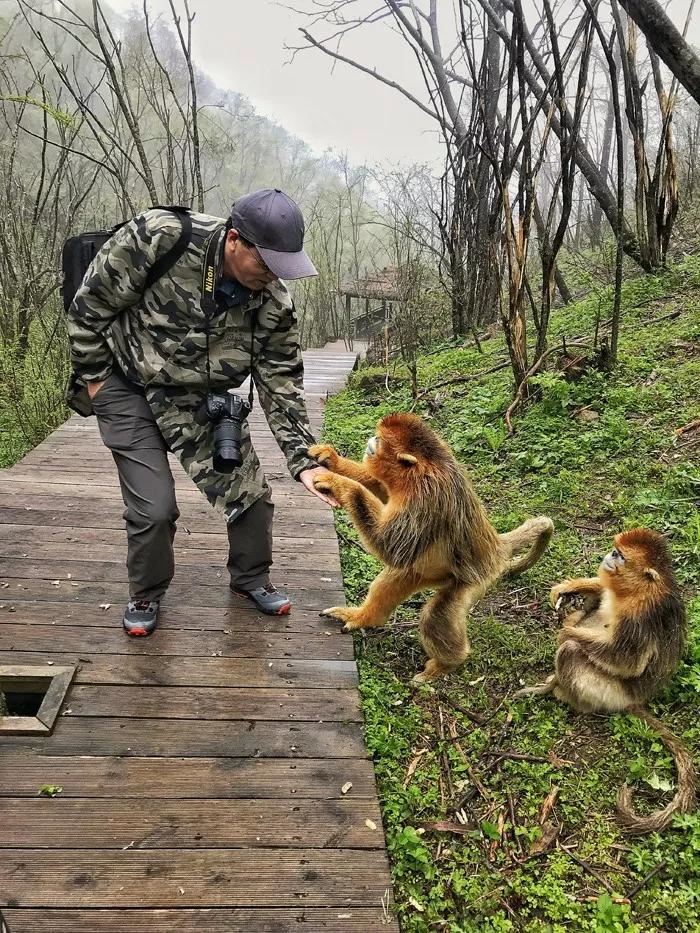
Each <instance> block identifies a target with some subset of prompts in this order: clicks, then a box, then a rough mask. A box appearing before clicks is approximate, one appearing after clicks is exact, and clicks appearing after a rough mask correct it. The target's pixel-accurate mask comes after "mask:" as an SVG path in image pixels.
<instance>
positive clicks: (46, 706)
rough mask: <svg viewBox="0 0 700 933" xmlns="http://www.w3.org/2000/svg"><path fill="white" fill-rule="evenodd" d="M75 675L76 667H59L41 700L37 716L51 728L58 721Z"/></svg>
mask: <svg viewBox="0 0 700 933" xmlns="http://www.w3.org/2000/svg"><path fill="white" fill-rule="evenodd" d="M74 676H75V667H70V668H58V669H57V670H56V674H55V675H54V677H53V679H52V680H51V684H50V685H49V689H48V690H47V691H46V693H45V695H44V699H43V700H42V701H41V706H40V707H39V712H38V713H37V714H36V718H37V719H38V720H39V722H41V723H43V724H44V725H45V726H46V727H47V729H49V730H52V729H53V727H54V725H55V723H56V717H57V716H58V713H59V710H60V708H61V704H62V703H63V701H64V699H65V696H66V693H67V691H68V688H69V687H70V684H71V681H72V680H73V677H74Z"/></svg>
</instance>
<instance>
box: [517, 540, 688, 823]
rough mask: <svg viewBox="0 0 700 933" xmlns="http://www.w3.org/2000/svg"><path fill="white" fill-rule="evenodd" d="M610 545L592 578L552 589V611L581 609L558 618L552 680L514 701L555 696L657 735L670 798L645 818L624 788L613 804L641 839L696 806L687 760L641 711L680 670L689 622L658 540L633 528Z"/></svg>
mask: <svg viewBox="0 0 700 933" xmlns="http://www.w3.org/2000/svg"><path fill="white" fill-rule="evenodd" d="M614 543H615V547H614V548H613V550H612V551H611V552H610V553H609V554H607V555H606V557H605V558H604V560H603V562H602V564H601V565H600V569H599V571H598V576H597V577H592V578H589V579H579V580H564V582H563V583H559V584H558V585H557V586H555V587H553V588H552V592H551V597H550V598H551V601H552V605H553V606H554V607H555V608H556V609H559V608H560V607H561V606H562V605H563V604H565V603H566V602H567V601H568V600H570V599H573V598H575V597H581V598H582V600H583V608H582V609H577V610H574V611H572V612H569V613H568V614H567V615H566V616H565V617H564V619H563V622H562V627H561V630H560V631H559V635H558V639H557V641H558V644H559V647H558V648H557V653H556V655H555V660H554V674H552V675H551V676H550V677H549V678H548V679H547V681H546V683H544V684H539V685H537V686H535V687H526V688H525V689H524V690H519V691H518V692H517V693H516V694H515V696H516V697H518V696H524V695H526V694H530V693H535V694H545V693H553V694H554V696H555V697H556V698H557V699H558V700H562V701H563V702H564V703H568V704H569V705H570V706H572V707H573V708H574V709H575V710H578V711H579V712H580V713H619V712H627V713H632V714H633V715H634V716H638V717H639V718H640V719H642V720H643V721H644V722H645V723H646V724H647V725H648V726H650V727H651V728H652V729H653V730H654V731H655V732H656V733H657V734H658V735H659V737H660V739H661V741H662V742H663V743H664V745H665V746H666V748H668V750H669V751H670V752H671V754H672V755H673V758H674V760H675V763H676V770H677V772H678V791H677V792H676V795H675V797H674V798H673V800H671V802H670V803H669V804H667V805H666V807H664V808H663V809H662V810H658V811H656V812H655V813H652V814H650V815H649V816H644V817H641V816H638V815H637V814H636V813H634V811H633V810H632V794H631V791H630V788H629V787H628V786H627V785H624V786H623V787H622V788H621V789H620V792H619V794H618V799H617V807H618V811H619V814H620V818H621V821H622V823H623V824H624V826H625V828H626V829H627V831H628V832H631V833H646V832H654V831H659V830H662V829H664V828H665V827H666V826H668V824H669V823H670V822H671V819H672V817H673V815H674V813H685V812H687V811H688V810H690V809H692V807H693V803H694V799H695V771H694V768H693V761H692V758H691V756H690V755H689V753H688V751H687V750H686V748H685V747H684V746H683V744H682V743H681V742H680V740H679V739H677V738H676V736H674V735H673V734H672V733H671V732H669V730H668V729H667V728H666V727H665V726H664V724H663V723H662V722H660V721H659V720H658V719H656V717H655V716H652V714H651V713H650V712H649V710H648V709H647V708H646V706H645V705H644V704H646V702H647V700H649V699H650V698H651V697H652V696H653V695H654V694H655V693H656V692H657V691H658V690H659V688H660V687H662V686H663V685H664V684H665V683H666V682H667V681H668V680H669V679H670V677H671V676H672V675H673V673H674V671H675V670H676V668H677V666H678V662H679V661H680V659H681V656H682V654H683V650H684V648H685V640H686V617H685V608H684V606H683V602H682V600H681V596H680V592H679V590H678V586H677V584H676V581H675V578H674V575H673V569H672V567H671V560H670V556H669V552H668V548H667V546H666V542H665V540H664V538H663V536H662V535H660V534H658V533H657V532H655V531H649V530H647V529H645V528H634V529H632V530H631V531H625V532H622V533H621V534H619V535H617V536H616V537H615V542H614Z"/></svg>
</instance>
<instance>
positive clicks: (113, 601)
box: [0, 573, 345, 612]
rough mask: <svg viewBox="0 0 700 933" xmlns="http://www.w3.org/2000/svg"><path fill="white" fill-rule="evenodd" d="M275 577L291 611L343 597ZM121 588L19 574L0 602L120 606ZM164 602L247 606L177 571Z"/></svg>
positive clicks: (123, 600) (224, 588)
mask: <svg viewBox="0 0 700 933" xmlns="http://www.w3.org/2000/svg"><path fill="white" fill-rule="evenodd" d="M275 580H276V581H277V583H278V585H279V586H283V587H285V589H287V590H288V592H289V596H290V598H291V600H292V611H295V610H296V609H305V610H311V609H313V610H316V611H317V612H318V611H320V610H322V609H325V608H326V607H327V606H329V605H334V604H335V605H341V604H342V603H343V602H344V599H345V598H344V595H343V592H342V590H341V589H340V588H338V587H336V588H333V587H332V586H331V584H324V585H325V586H327V587H328V588H327V589H321V590H318V589H307V588H306V587H303V586H290V587H286V585H285V582H284V576H283V574H279V575H275ZM125 589H126V588H125V586H124V585H122V584H119V583H99V582H94V583H92V582H83V581H81V580H63V581H59V584H52V583H51V582H50V580H48V579H46V580H40V579H36V578H31V577H20V578H15V579H14V580H13V583H12V585H11V586H10V587H9V588H7V589H0V599H1V600H2V603H3V604H4V603H6V602H7V603H8V604H9V603H10V601H17V600H22V599H32V600H36V599H48V600H51V601H52V602H55V601H59V602H62V601H63V600H65V601H66V602H73V603H76V602H78V603H83V602H87V603H93V604H94V605H95V606H100V605H101V604H103V603H110V605H118V606H120V607H122V606H123V605H125V603H126V600H127V598H128V597H127V594H126V592H125ZM164 602H166V603H167V604H169V605H171V606H177V607H178V608H183V607H186V606H191V607H192V609H194V610H195V612H196V611H199V609H200V608H201V607H207V608H209V609H229V610H231V611H232V612H235V611H236V609H237V608H238V607H239V606H240V607H243V606H246V607H247V606H248V600H246V599H245V597H241V596H234V595H233V593H232V592H231V590H230V589H229V586H228V584H227V583H226V582H225V581H222V583H221V586H206V585H204V586H200V585H199V584H193V583H189V582H184V581H182V582H181V580H180V578H179V577H178V576H177V573H176V576H175V579H174V580H173V582H172V583H171V584H170V586H169V588H168V592H167V593H166V595H165V598H164Z"/></svg>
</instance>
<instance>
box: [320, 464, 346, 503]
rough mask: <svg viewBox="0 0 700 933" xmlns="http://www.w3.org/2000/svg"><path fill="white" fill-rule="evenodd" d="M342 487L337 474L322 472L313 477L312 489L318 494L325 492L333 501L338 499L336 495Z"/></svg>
mask: <svg viewBox="0 0 700 933" xmlns="http://www.w3.org/2000/svg"><path fill="white" fill-rule="evenodd" d="M341 485H342V481H341V478H340V477H339V476H338V474H337V473H331V472H330V471H328V472H325V471H324V472H323V473H319V474H318V476H315V477H314V488H316V489H318V491H319V492H325V493H327V494H329V495H331V496H333V497H334V498H335V499H338V493H339V491H340V487H341Z"/></svg>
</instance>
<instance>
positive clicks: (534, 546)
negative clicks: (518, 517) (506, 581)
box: [498, 515, 554, 576]
mask: <svg viewBox="0 0 700 933" xmlns="http://www.w3.org/2000/svg"><path fill="white" fill-rule="evenodd" d="M553 533H554V523H553V521H552V519H551V518H547V516H546V515H539V516H538V517H537V518H528V520H527V521H525V522H523V523H522V525H518V527H517V528H514V529H513V530H512V531H506V532H505V533H504V534H502V535H499V536H498V537H499V538H500V540H501V544H503V545H504V546H505V555H506V570H505V572H506V573H507V574H509V575H510V576H515V574H518V573H523V572H524V571H525V570H529V569H530V567H534V566H535V564H536V563H537V561H538V560H539V559H540V557H542V555H543V554H544V552H545V550H546V548H547V545H548V544H549V539H550V538H551V537H552V534H553ZM526 547H527V548H529V550H528V551H527V552H526V553H525V554H523V555H521V556H520V557H514V556H513V555H514V554H518V553H519V552H520V551H522V550H524V548H526Z"/></svg>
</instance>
